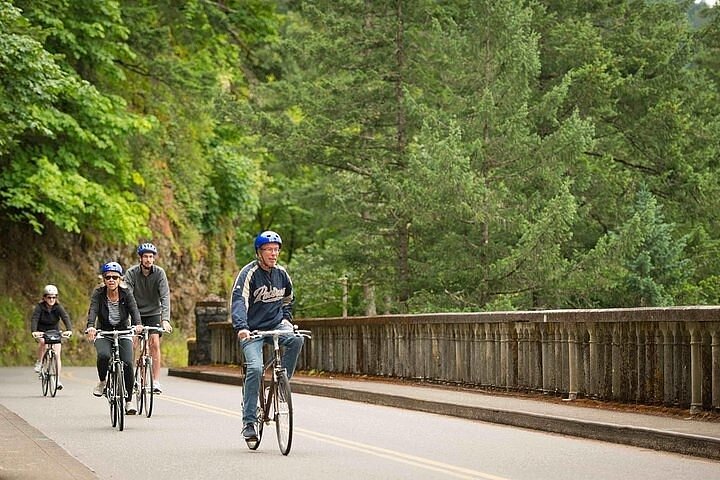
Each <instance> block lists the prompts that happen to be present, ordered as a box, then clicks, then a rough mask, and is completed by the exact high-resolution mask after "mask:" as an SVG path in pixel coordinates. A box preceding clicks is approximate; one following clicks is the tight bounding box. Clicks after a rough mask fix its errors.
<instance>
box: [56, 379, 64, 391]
mask: <svg viewBox="0 0 720 480" xmlns="http://www.w3.org/2000/svg"><path fill="white" fill-rule="evenodd" d="M57 389H58V390H62V389H63V384H62V382H61V381H60V380H58V385H57Z"/></svg>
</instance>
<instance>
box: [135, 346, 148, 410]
mask: <svg viewBox="0 0 720 480" xmlns="http://www.w3.org/2000/svg"><path fill="white" fill-rule="evenodd" d="M143 372H144V369H143V361H142V357H140V358H138V359H137V362H135V375H134V377H133V378H134V382H133V394H135V404H136V405H137V414H138V415H141V414H142V413H143V408H144V406H145V396H144V395H143V390H144V389H145V385H144V383H143Z"/></svg>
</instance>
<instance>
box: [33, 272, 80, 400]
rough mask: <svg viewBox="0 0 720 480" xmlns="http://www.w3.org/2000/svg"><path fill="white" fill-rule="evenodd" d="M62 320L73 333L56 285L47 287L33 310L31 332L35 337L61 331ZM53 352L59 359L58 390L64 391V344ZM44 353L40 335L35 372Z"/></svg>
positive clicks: (58, 344) (59, 345) (56, 345)
mask: <svg viewBox="0 0 720 480" xmlns="http://www.w3.org/2000/svg"><path fill="white" fill-rule="evenodd" d="M60 320H62V322H63V325H65V330H68V331H72V323H71V322H70V316H69V315H68V314H67V312H66V311H65V309H64V308H63V306H62V305H60V302H59V301H58V288H57V287H56V286H55V285H45V288H44V289H43V299H42V300H41V301H40V303H38V304H37V305H35V310H33V314H32V319H31V320H30V331H31V332H32V333H33V336H34V335H35V334H39V333H41V332H47V331H48V330H59V327H60ZM53 350H55V352H56V353H57V359H58V385H57V388H58V390H62V388H63V384H62V382H61V381H60V370H61V368H62V361H61V357H60V352H61V351H62V344H60V343H56V344H55V345H53ZM44 353H45V340H44V339H43V337H41V336H39V335H38V355H37V362H35V372H39V371H40V361H41V360H42V356H43V354H44Z"/></svg>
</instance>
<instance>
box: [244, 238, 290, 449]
mask: <svg viewBox="0 0 720 480" xmlns="http://www.w3.org/2000/svg"><path fill="white" fill-rule="evenodd" d="M280 248H282V239H281V238H280V235H278V234H277V233H275V232H273V231H270V230H268V231H265V232H262V233H261V234H260V235H258V236H257V238H255V256H256V258H255V260H253V261H252V262H250V263H248V264H247V265H245V266H244V267H243V268H242V270H240V273H238V276H237V277H236V278H235V283H234V284H233V289H232V302H231V311H232V312H231V314H232V324H233V329H234V330H235V332H236V333H237V338H238V340H239V341H240V346H241V348H242V350H243V356H244V357H245V386H244V388H243V425H244V427H243V430H242V435H243V437H244V438H245V440H246V441H257V432H256V431H255V422H256V420H257V418H256V411H257V401H258V390H259V388H260V376H261V375H262V372H263V344H264V343H265V341H264V340H263V339H254V340H248V339H249V337H250V332H251V331H253V330H277V329H285V328H287V329H288V330H289V331H292V328H293V327H292V306H293V302H294V294H293V288H292V281H291V280H290V275H288V273H287V271H286V270H285V268H283V267H281V266H280V265H278V264H277V259H278V255H279V253H280ZM280 344H281V346H283V347H284V352H283V357H282V364H283V365H284V366H285V368H286V369H287V375H288V378H290V377H292V374H293V372H294V371H295V365H296V364H297V359H298V356H299V355H300V350H301V349H302V346H303V338H302V337H299V336H294V335H285V336H282V337H281V338H280Z"/></svg>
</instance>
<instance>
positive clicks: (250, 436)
mask: <svg viewBox="0 0 720 480" xmlns="http://www.w3.org/2000/svg"><path fill="white" fill-rule="evenodd" d="M242 435H243V438H244V439H245V441H246V442H250V441H257V433H255V424H253V423H246V424H245V428H243V431H242Z"/></svg>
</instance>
